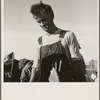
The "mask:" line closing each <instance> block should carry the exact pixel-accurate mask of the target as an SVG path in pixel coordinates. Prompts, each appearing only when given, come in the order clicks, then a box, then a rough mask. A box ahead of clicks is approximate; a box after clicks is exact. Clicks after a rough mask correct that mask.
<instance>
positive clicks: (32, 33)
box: [2, 0, 99, 62]
mask: <svg viewBox="0 0 100 100" xmlns="http://www.w3.org/2000/svg"><path fill="white" fill-rule="evenodd" d="M37 2H39V0H4V10H3V13H4V20H3V23H4V25H3V26H4V28H3V29H4V30H3V34H2V35H3V39H2V40H3V55H5V54H7V53H10V52H14V53H15V58H16V59H22V58H28V59H34V45H35V40H36V39H37V37H39V36H40V35H41V34H44V33H45V32H44V31H43V30H42V29H41V27H39V25H38V23H36V21H35V20H34V19H33V17H32V14H31V13H30V7H31V5H32V4H34V3H37ZM43 2H44V3H47V4H50V5H51V6H52V8H53V10H54V13H55V19H54V22H55V24H56V26H58V27H59V28H62V29H65V30H71V31H72V32H74V33H75V34H76V37H77V39H78V41H79V43H80V46H81V48H82V49H81V50H80V52H81V53H82V55H83V57H84V59H85V61H86V62H88V61H89V60H91V59H95V60H97V56H98V49H99V48H98V43H99V42H98V30H97V27H98V25H97V13H98V12H97V1H96V0H43Z"/></svg>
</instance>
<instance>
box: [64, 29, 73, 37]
mask: <svg viewBox="0 0 100 100" xmlns="http://www.w3.org/2000/svg"><path fill="white" fill-rule="evenodd" d="M73 35H74V33H73V32H72V31H70V30H68V31H67V32H66V34H65V36H67V37H70V36H73Z"/></svg>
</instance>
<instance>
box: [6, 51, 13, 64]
mask: <svg viewBox="0 0 100 100" xmlns="http://www.w3.org/2000/svg"><path fill="white" fill-rule="evenodd" d="M13 59H14V52H12V53H10V54H7V55H5V56H4V65H10V64H11V63H12V60H13Z"/></svg>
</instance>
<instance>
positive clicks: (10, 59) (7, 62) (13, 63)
mask: <svg viewBox="0 0 100 100" xmlns="http://www.w3.org/2000/svg"><path fill="white" fill-rule="evenodd" d="M18 62H19V61H18V60H16V59H15V58H14V53H13V52H12V53H10V54H8V55H5V57H4V82H20V69H19V66H18Z"/></svg>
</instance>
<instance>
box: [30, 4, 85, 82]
mask: <svg viewBox="0 0 100 100" xmlns="http://www.w3.org/2000/svg"><path fill="white" fill-rule="evenodd" d="M30 12H31V13H32V15H33V18H34V19H35V20H36V21H37V23H38V24H39V25H40V27H41V28H42V29H43V30H44V32H45V34H44V35H42V36H41V37H39V38H38V40H37V41H36V42H37V48H36V53H35V59H34V64H33V66H32V71H31V77H30V82H33V81H34V79H35V76H36V75H35V73H36V72H37V70H39V71H40V77H39V80H38V81H39V82H49V76H50V73H51V70H52V68H54V69H55V71H56V73H57V76H58V79H59V82H85V81H86V80H85V63H84V60H83V57H82V55H81V53H80V51H79V49H80V45H79V42H78V40H77V38H76V36H75V34H74V33H73V32H72V31H70V30H63V29H60V28H59V27H57V26H56V25H55V23H54V17H55V16H54V12H53V10H52V7H51V6H50V5H49V4H44V3H43V2H40V3H36V4H33V5H32V6H31V9H30Z"/></svg>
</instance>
